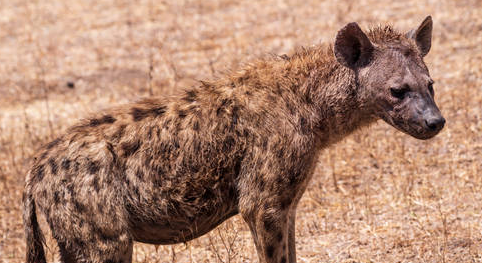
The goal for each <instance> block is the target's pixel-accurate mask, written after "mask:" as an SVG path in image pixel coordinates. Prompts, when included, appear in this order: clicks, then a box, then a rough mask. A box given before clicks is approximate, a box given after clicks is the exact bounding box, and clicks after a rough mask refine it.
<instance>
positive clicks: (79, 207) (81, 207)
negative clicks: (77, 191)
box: [74, 200, 87, 213]
mask: <svg viewBox="0 0 482 263" xmlns="http://www.w3.org/2000/svg"><path fill="white" fill-rule="evenodd" d="M74 206H75V209H76V211H78V212H80V213H85V212H87V208H86V207H85V205H84V204H82V203H80V202H79V201H77V200H74Z"/></svg>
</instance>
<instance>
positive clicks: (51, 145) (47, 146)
mask: <svg viewBox="0 0 482 263" xmlns="http://www.w3.org/2000/svg"><path fill="white" fill-rule="evenodd" d="M59 143H60V138H57V139H55V140H53V141H51V142H49V143H48V144H47V145H46V146H45V148H46V149H47V150H50V149H52V148H54V147H55V146H57V144H59Z"/></svg>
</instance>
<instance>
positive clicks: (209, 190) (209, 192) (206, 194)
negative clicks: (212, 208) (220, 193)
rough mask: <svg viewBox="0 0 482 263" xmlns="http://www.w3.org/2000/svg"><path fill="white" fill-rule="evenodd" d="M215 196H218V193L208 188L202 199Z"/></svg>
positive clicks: (209, 198)
mask: <svg viewBox="0 0 482 263" xmlns="http://www.w3.org/2000/svg"><path fill="white" fill-rule="evenodd" d="M214 197H216V195H215V194H214V193H213V191H212V190H211V189H206V190H205V191H204V194H203V195H202V196H201V199H202V200H211V199H213V198H214Z"/></svg>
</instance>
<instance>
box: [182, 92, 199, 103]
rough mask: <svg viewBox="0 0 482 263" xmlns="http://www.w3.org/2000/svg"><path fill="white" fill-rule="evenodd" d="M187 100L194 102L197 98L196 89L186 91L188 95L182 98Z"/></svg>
mask: <svg viewBox="0 0 482 263" xmlns="http://www.w3.org/2000/svg"><path fill="white" fill-rule="evenodd" d="M182 99H183V100H185V101H187V102H193V101H195V100H196V92H195V91H194V90H189V91H187V92H186V96H184V97H183V98H182Z"/></svg>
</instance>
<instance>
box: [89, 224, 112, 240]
mask: <svg viewBox="0 0 482 263" xmlns="http://www.w3.org/2000/svg"><path fill="white" fill-rule="evenodd" d="M92 233H95V234H97V235H98V236H99V238H100V239H101V240H102V241H117V235H116V234H110V233H106V232H105V230H104V229H102V228H100V227H99V226H97V225H95V224H92Z"/></svg>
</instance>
